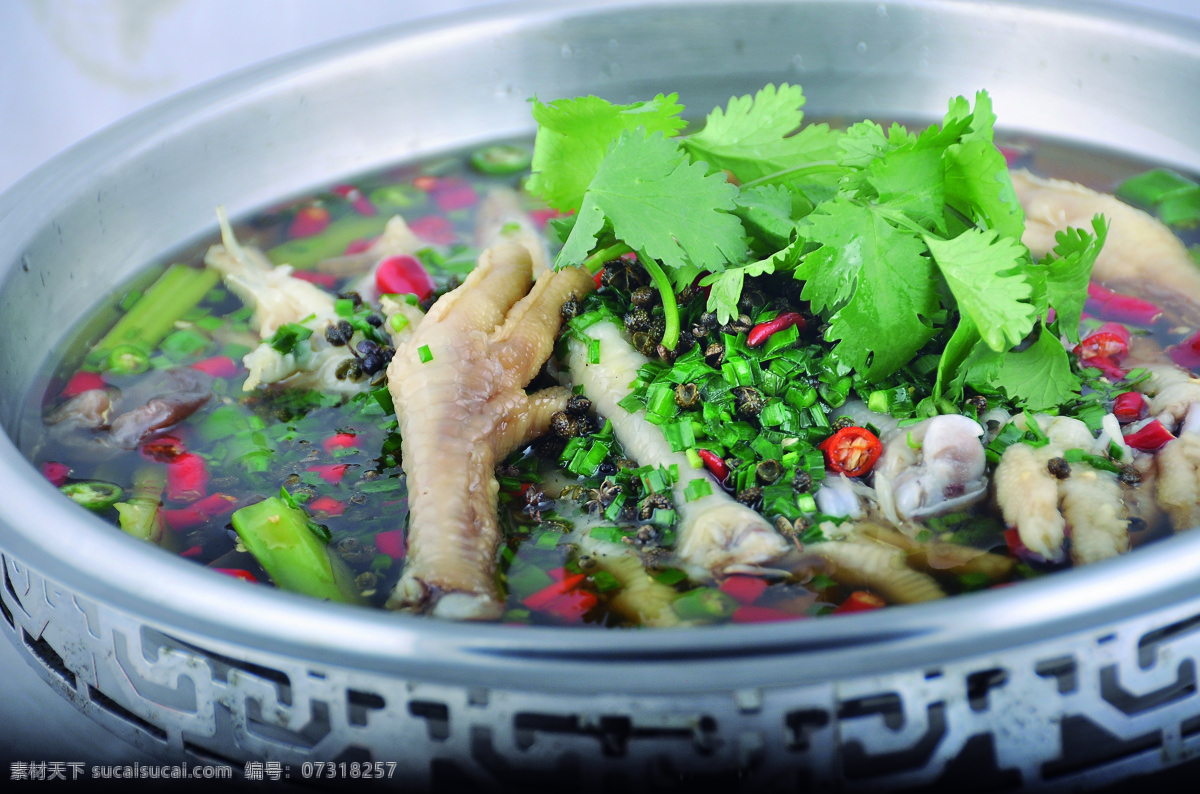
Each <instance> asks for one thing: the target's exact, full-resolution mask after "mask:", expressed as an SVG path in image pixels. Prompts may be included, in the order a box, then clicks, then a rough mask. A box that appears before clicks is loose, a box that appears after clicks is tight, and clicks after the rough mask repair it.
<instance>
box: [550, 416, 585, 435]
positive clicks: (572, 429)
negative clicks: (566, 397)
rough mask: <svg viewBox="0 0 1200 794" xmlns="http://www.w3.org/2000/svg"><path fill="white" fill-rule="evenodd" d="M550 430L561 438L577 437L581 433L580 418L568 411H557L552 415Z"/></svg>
mask: <svg viewBox="0 0 1200 794" xmlns="http://www.w3.org/2000/svg"><path fill="white" fill-rule="evenodd" d="M550 431H551V432H552V433H554V435H556V436H558V437H559V438H575V437H576V436H578V435H580V434H581V433H580V427H579V419H578V417H574V416H571V415H570V414H569V413H567V412H566V411H555V412H554V413H553V414H551V415H550Z"/></svg>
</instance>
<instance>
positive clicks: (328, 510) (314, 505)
mask: <svg viewBox="0 0 1200 794" xmlns="http://www.w3.org/2000/svg"><path fill="white" fill-rule="evenodd" d="M308 509H309V510H311V511H312V512H313V513H315V514H316V515H319V516H325V517H326V518H334V517H336V516H340V515H341V514H342V513H344V512H346V505H344V504H342V503H341V502H339V501H338V500H337V499H334V498H333V497H332V496H322V497H319V498H317V499H313V500H312V501H311V502H309V503H308Z"/></svg>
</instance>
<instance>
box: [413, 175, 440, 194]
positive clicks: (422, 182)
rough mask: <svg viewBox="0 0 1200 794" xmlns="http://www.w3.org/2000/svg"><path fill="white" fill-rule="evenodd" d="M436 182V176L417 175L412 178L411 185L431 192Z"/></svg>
mask: <svg viewBox="0 0 1200 794" xmlns="http://www.w3.org/2000/svg"><path fill="white" fill-rule="evenodd" d="M437 183H438V178H437V177H436V176H419V177H417V178H416V179H414V180H413V187H415V188H416V189H417V190H424V191H425V192H426V193H432V192H433V191H434V189H435V188H437Z"/></svg>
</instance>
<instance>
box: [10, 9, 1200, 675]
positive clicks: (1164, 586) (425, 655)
mask: <svg viewBox="0 0 1200 794" xmlns="http://www.w3.org/2000/svg"><path fill="white" fill-rule="evenodd" d="M713 2H715V0H701V2H694V1H692V2H688V1H687V0H662V2H659V3H656V4H655V5H661V6H664V7H682V6H697V5H700V6H702V5H706V4H709V3H713ZM780 4H782V3H780ZM811 4H813V5H822V4H829V3H828V2H818V0H813V2H812V3H811ZM849 4H854V5H858V6H870V5H878V3H875V2H873V0H871V1H870V2H868V0H849V2H842V3H839V5H849ZM643 5H646V4H645V3H639V2H631V1H630V0H613V1H609V2H605V1H603V0H593V1H592V2H586V3H579V4H573V5H572V7H571V8H569V9H566V8H564V7H563V6H562V4H560V3H556V2H552V0H544V1H541V2H534V3H512V4H504V5H500V6H493V7H489V8H487V9H483V10H480V11H478V12H475V13H473V14H472V15H471V16H470V17H461V16H449V17H441V18H434V19H429V20H422V21H420V22H418V23H413V24H409V25H405V26H404V27H403V28H402V29H401V28H400V27H392V28H387V29H383V30H380V31H373V32H370V33H367V34H361V35H357V36H354V37H350V38H348V39H345V40H340V41H337V42H334V43H330V44H325V45H321V46H318V47H314V48H311V49H308V50H305V51H302V52H300V53H296V54H292V55H287V56H283V57H281V58H277V59H274V60H271V61H269V62H266V63H264V64H261V65H258V66H254V67H251V68H249V69H246V70H243V71H240V72H237V73H234V74H232V75H229V76H226V77H223V78H219V79H217V80H214V81H211V82H209V83H206V84H204V85H202V86H200V87H197V88H194V89H191V90H189V91H187V92H185V93H182V94H180V95H178V96H175V97H172V98H169V99H167V100H164V101H162V102H159V103H157V104H155V105H152V106H151V107H149V108H147V109H145V110H142V111H140V112H138V113H136V114H134V115H132V116H130V117H129V118H127V119H125V120H123V121H121V122H118V123H117V124H115V125H113V126H111V127H109V128H107V129H105V130H103V131H101V132H100V133H98V134H96V135H94V136H92V137H90V138H88V139H86V140H85V141H83V142H81V143H79V144H77V145H75V146H73V147H71V148H70V149H68V150H66V151H65V152H63V153H62V154H60V155H59V156H57V157H55V158H54V159H52V160H50V161H49V162H47V163H46V164H44V165H42V166H41V167H39V168H38V169H36V170H35V171H33V172H32V173H31V174H29V175H28V176H26V177H24V178H23V179H21V180H20V181H19V182H17V183H16V184H15V185H14V186H13V187H12V188H10V189H9V190H8V191H7V192H5V193H4V194H3V195H0V240H9V241H13V245H12V246H11V248H12V250H22V249H23V247H24V244H25V243H26V242H27V241H28V240H30V239H32V235H33V234H34V232H35V231H36V229H37V228H39V227H41V226H44V225H45V224H46V223H48V222H50V220H51V219H53V217H54V214H55V209H56V207H57V206H58V205H59V202H60V201H62V199H61V198H60V195H61V194H60V192H59V191H61V190H63V189H64V186H70V185H74V184H85V185H86V184H88V181H89V175H92V174H94V173H95V172H96V171H98V170H101V166H102V165H104V164H105V163H108V162H110V161H113V160H114V159H120V158H123V157H127V156H129V152H131V151H136V150H139V149H144V148H145V147H148V146H153V145H155V142H156V141H159V140H162V139H164V138H169V137H170V136H171V135H172V134H174V133H175V132H176V131H178V130H180V129H185V128H187V127H188V126H189V125H190V124H192V123H194V122H195V121H196V120H197V119H199V118H203V117H204V116H205V115H207V114H209V113H212V112H214V111H215V109H217V108H219V107H220V108H227V107H229V106H231V105H233V106H236V105H238V104H240V103H242V102H244V101H248V100H250V99H252V98H253V97H254V95H255V94H256V93H257V92H259V91H262V90H264V89H266V88H268V87H269V86H270V85H271V84H273V83H276V82H278V81H288V80H294V79H297V78H299V77H302V76H303V74H304V73H306V72H308V71H309V70H312V69H315V68H318V67H320V66H322V65H323V64H327V63H330V62H333V61H342V60H353V59H357V58H369V57H370V55H371V52H372V51H374V50H376V49H379V48H390V47H395V46H400V45H401V44H413V43H416V42H426V43H427V42H428V41H429V40H430V39H431V38H432V39H437V37H439V36H443V35H445V34H447V32H449V31H453V32H455V33H458V34H461V33H462V32H463V31H464V30H475V31H477V33H476V35H482V32H483V31H485V30H486V31H489V32H494V31H495V30H496V29H497V27H505V26H507V27H510V28H520V27H522V26H528V25H531V24H533V23H535V22H537V21H539V20H547V19H560V18H566V17H586V16H588V15H592V14H605V13H611V12H612V11H613V10H614V9H615V10H617V11H619V10H620V9H621V8H626V7H635V6H643ZM888 5H890V6H893V7H907V6H922V7H927V6H931V5H932V6H935V7H943V8H944V9H945V11H946V12H947V13H952V12H955V11H957V10H961V9H962V8H963V7H973V8H975V9H978V8H980V7H985V8H989V9H997V8H1005V9H1008V10H1009V11H1012V12H1016V11H1019V12H1020V13H1021V14H1024V15H1030V16H1031V17H1036V16H1037V15H1051V16H1054V15H1066V16H1068V17H1069V18H1070V19H1071V21H1072V24H1085V25H1098V26H1103V27H1111V26H1119V27H1120V28H1121V29H1122V31H1123V33H1124V35H1127V36H1131V37H1132V36H1140V37H1144V38H1146V39H1147V40H1148V41H1153V42H1154V44H1155V46H1162V47H1174V48H1177V49H1179V50H1182V51H1187V52H1189V53H1190V54H1191V56H1190V57H1193V58H1194V59H1195V60H1196V61H1197V62H1200V23H1197V22H1195V21H1192V20H1183V19H1176V18H1171V17H1168V16H1166V15H1160V14H1152V13H1149V12H1145V11H1141V10H1138V11H1137V12H1136V13H1135V12H1134V10H1133V9H1130V8H1127V7H1118V6H1115V5H1112V4H1109V3H1096V4H1088V5H1087V6H1083V7H1079V6H1075V5H1074V4H1071V3H1069V2H1066V0H1057V1H1056V2H1011V1H1009V2H1002V3H994V2H993V3H983V2H980V3H975V2H971V3H963V2H957V1H956V2H949V1H948V0H934V1H933V2H917V1H916V0H902V1H901V2H895V1H893V2H891V3H889V4H888ZM1029 24H1033V22H1030V23H1029ZM1197 156H1198V157H1200V155H1197ZM19 262H20V260H19V258H14V259H13V260H12V261H11V263H10V264H9V265H8V272H5V273H3V274H0V275H3V277H5V278H6V279H7V277H8V276H9V275H11V273H12V271H13V269H15V268H16V267H17V266H18V264H19ZM0 482H3V483H5V484H6V485H7V487H8V490H9V493H10V494H17V495H18V496H17V497H16V498H9V499H5V500H2V501H0V548H3V549H4V551H6V552H7V553H8V554H11V555H12V557H10V558H9V564H10V565H16V566H21V565H29V566H31V567H32V568H34V569H36V570H37V571H38V572H39V573H41V574H43V575H45V576H46V577H48V578H49V579H51V580H55V581H58V582H62V583H63V584H64V585H67V586H69V587H70V588H72V589H75V590H78V591H79V592H81V593H83V594H85V595H87V596H90V597H94V598H96V599H98V600H102V601H104V602H106V603H109V604H111V605H113V606H114V607H116V608H117V609H119V610H122V611H127V612H129V613H133V614H138V615H140V616H142V617H143V618H145V619H146V620H148V621H150V622H152V623H156V624H158V625H160V626H163V627H166V628H165V630H167V631H169V632H172V633H176V634H186V635H192V636H198V637H206V638H218V639H219V640H220V641H222V642H226V643H234V644H249V645H251V646H254V647H257V648H260V649H263V650H266V651H268V652H277V653H280V654H288V655H298V656H302V657H304V658H308V659H310V660H313V662H314V663H317V664H329V665H338V666H342V667H351V668H355V669H364V670H370V671H379V672H387V673H392V674H405V675H407V674H410V673H413V672H420V673H421V674H423V675H426V676H429V677H432V678H435V679H436V678H439V677H440V678H446V679H455V680H461V678H462V676H463V675H468V676H487V677H488V679H489V680H490V681H496V680H498V679H502V678H504V679H508V680H518V681H523V682H526V683H536V684H537V685H539V686H542V687H550V688H558V689H561V690H563V691H594V690H595V688H596V687H597V686H599V685H601V684H600V682H597V681H596V680H595V678H594V677H592V676H590V675H589V676H586V677H585V676H580V675H578V673H580V672H581V671H583V670H584V669H586V668H587V667H588V666H589V665H592V664H594V663H596V662H601V663H604V664H605V665H606V666H608V667H609V669H610V670H612V671H613V673H614V675H613V680H614V681H616V682H617V684H616V685H617V686H620V687H622V688H624V689H627V690H634V691H645V692H655V691H663V689H664V687H667V688H670V689H675V690H691V689H701V688H704V687H706V686H707V685H709V684H710V683H711V682H710V681H709V680H708V679H710V676H708V675H696V676H695V677H694V678H683V679H680V678H678V677H673V678H668V677H665V676H657V677H654V676H649V675H646V676H643V677H641V678H639V677H637V674H638V673H639V672H642V671H645V670H647V669H648V668H652V667H654V666H655V665H659V664H661V663H664V662H671V661H684V662H687V663H688V664H689V665H692V666H693V667H692V668H691V669H695V670H696V671H697V672H700V671H701V670H708V671H710V672H712V671H720V674H721V676H722V679H721V683H723V684H724V685H726V686H730V685H737V682H738V681H745V682H747V683H753V684H754V685H766V684H769V683H771V681H772V680H778V681H784V680H786V681H789V682H796V681H801V682H808V681H812V682H816V681H819V680H822V679H826V678H828V675H827V674H826V673H827V671H828V670H838V671H839V673H840V674H845V675H851V674H864V673H870V672H871V671H880V672H882V671H885V670H892V669H895V668H896V667H898V666H901V665H903V664H905V663H908V664H909V665H923V664H936V663H938V662H941V661H945V660H947V659H953V658H957V657H960V656H963V655H965V654H967V653H979V652H981V651H986V650H989V649H992V650H1001V649H1003V648H1005V647H1010V646H1013V645H1017V644H1024V643H1027V642H1033V641H1035V640H1037V639H1040V638H1045V637H1050V636H1054V635H1057V634H1060V633H1063V632H1073V631H1080V630H1084V631H1087V630H1093V629H1097V628H1099V627H1102V626H1105V625H1108V624H1110V623H1111V622H1112V621H1114V620H1117V619H1120V618H1122V617H1126V616H1131V615H1134V614H1137V613H1140V612H1143V611H1146V610H1150V609H1155V608H1160V607H1164V606H1167V605H1169V604H1171V603H1174V602H1176V601H1179V600H1182V599H1184V598H1188V597H1193V596H1197V595H1200V577H1196V576H1195V569H1196V562H1197V561H1200V532H1197V533H1185V534H1182V535H1179V536H1177V537H1174V538H1169V539H1166V540H1164V541H1161V542H1158V543H1155V544H1153V545H1152V546H1150V547H1147V548H1144V549H1140V550H1138V552H1137V554H1134V555H1130V556H1127V557H1123V558H1120V559H1116V560H1110V561H1106V562H1103V563H1100V564H1097V565H1094V566H1091V567H1088V568H1084V569H1077V570H1071V571H1065V572H1059V573H1056V574H1055V575H1053V576H1049V577H1045V578H1042V579H1038V580H1034V581H1030V582H1025V583H1022V584H1021V586H1019V587H1013V588H1000V589H996V590H991V591H986V592H982V593H974V594H969V595H962V596H956V597H954V598H950V599H946V600H944V601H940V602H931V603H926V604H919V605H912V606H908V607H905V608H903V609H888V610H882V611H879V612H874V613H867V614H859V615H852V616H847V617H845V618H842V619H839V620H814V621H809V620H800V621H794V622H789V623H778V624H764V625H756V626H736V625H731V626H721V627H710V628H703V629H701V628H693V629H688V630H674V631H673V630H669V629H660V630H655V631H607V630H605V631H591V630H585V629H584V630H572V629H568V628H560V629H556V628H542V627H512V626H502V625H486V624H467V623H454V622H448V621H439V620H430V619H427V618H422V617H416V616H411V615H402V614H394V613H389V612H385V611H382V610H370V609H362V608H358V607H349V606H344V605H340V604H330V603H318V602H315V601H314V600H312V599H310V598H307V597H303V596H298V595H295V594H292V593H287V592H284V591H280V590H276V589H274V588H267V587H254V586H251V585H247V584H245V583H242V582H238V581H236V580H234V579H232V578H229V577H223V576H215V575H213V574H212V573H211V572H208V571H205V570H203V569H202V568H200V567H198V566H196V565H194V564H192V563H189V562H187V561H185V560H182V559H180V558H178V557H177V556H175V555H169V554H163V553H162V552H161V551H160V550H158V549H157V548H152V547H150V546H149V545H148V544H145V543H143V542H141V541H138V540H135V539H134V538H131V537H129V536H127V535H125V534H123V533H120V532H113V531H112V527H111V526H110V525H108V524H107V523H105V522H103V521H101V520H100V519H99V518H97V517H95V516H94V515H92V514H90V513H88V512H87V511H86V510H84V509H83V508H80V507H77V506H75V505H73V504H71V503H70V502H69V501H67V500H64V499H62V498H61V496H60V495H59V493H58V492H57V489H55V488H54V487H53V486H51V485H50V484H49V483H47V482H46V481H45V479H44V478H43V477H42V476H41V475H40V474H39V473H38V472H37V471H36V470H35V469H34V467H33V466H32V465H31V464H30V463H29V462H28V461H26V460H25V458H24V457H23V456H22V455H21V454H20V452H19V451H18V450H17V448H16V447H15V445H14V444H13V442H12V441H11V439H10V438H9V437H8V435H4V436H3V437H0ZM50 530H52V531H50ZM114 558H119V559H122V560H123V561H124V564H123V566H122V567H121V568H120V569H119V570H117V569H111V568H110V569H104V570H96V569H95V567H94V566H89V565H88V564H87V561H88V560H91V559H114ZM17 560H19V561H20V562H17ZM130 572H136V575H132V576H131V575H130ZM6 576H7V574H6ZM1148 583H1150V584H1148ZM1129 593H1133V594H1134V595H1132V596H1130V595H1128V594H1129ZM198 596H203V597H202V598H200V597H198ZM177 629H181V630H182V631H177ZM865 650H876V651H878V650H886V651H887V653H886V654H882V653H864V652H863V651H865ZM785 660H787V661H790V662H799V663H798V664H788V665H786V666H785V665H780V664H778V662H781V661H785ZM748 661H754V662H756V664H747V662H748ZM758 663H762V664H758ZM618 672H620V673H630V675H624V674H621V675H618V674H617V673H618Z"/></svg>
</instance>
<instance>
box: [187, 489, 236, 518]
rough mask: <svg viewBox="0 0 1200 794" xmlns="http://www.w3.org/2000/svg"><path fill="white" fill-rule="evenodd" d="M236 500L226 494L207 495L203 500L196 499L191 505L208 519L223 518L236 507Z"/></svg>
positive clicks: (234, 497)
mask: <svg viewBox="0 0 1200 794" xmlns="http://www.w3.org/2000/svg"><path fill="white" fill-rule="evenodd" d="M237 503H238V499H237V497H236V496H232V495H230V494H227V493H214V494H209V495H208V496H206V497H204V498H203V499H198V500H196V502H194V503H193V504H192V508H193V509H196V510H199V511H200V512H201V513H203V514H204V515H205V516H206V517H208V518H216V517H217V516H223V515H225V514H226V513H232V512H233V509H234V508H235V507H237Z"/></svg>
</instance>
